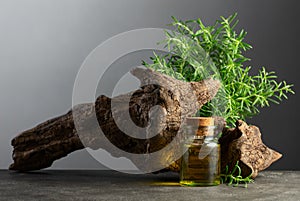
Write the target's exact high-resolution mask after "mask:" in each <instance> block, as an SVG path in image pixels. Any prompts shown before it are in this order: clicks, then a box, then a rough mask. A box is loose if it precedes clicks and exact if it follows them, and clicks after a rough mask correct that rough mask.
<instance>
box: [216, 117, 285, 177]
mask: <svg viewBox="0 0 300 201" xmlns="http://www.w3.org/2000/svg"><path fill="white" fill-rule="evenodd" d="M219 141H220V144H221V156H222V160H221V167H222V170H224V169H225V167H226V165H228V168H229V171H231V170H232V169H233V167H234V165H235V164H236V161H239V166H240V167H241V169H242V175H243V176H244V177H246V176H249V175H250V174H251V177H252V178H255V177H256V176H257V175H258V172H259V171H262V170H264V169H266V168H267V167H269V166H270V165H271V164H272V163H273V162H275V161H277V160H278V159H280V158H281V156H282V155H281V154H280V153H278V152H276V151H274V150H272V149H270V148H268V147H267V146H266V145H265V144H264V143H263V142H262V139H261V133H260V130H259V128H258V127H256V126H253V125H250V126H249V125H247V124H246V123H245V122H244V121H241V120H239V121H237V123H236V128H231V129H224V130H223V135H222V137H221V138H220V140H219Z"/></svg>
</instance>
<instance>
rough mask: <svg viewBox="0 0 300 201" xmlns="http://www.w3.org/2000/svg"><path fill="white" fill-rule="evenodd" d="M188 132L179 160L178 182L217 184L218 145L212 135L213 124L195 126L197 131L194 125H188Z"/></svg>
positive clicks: (192, 184)
mask: <svg viewBox="0 0 300 201" xmlns="http://www.w3.org/2000/svg"><path fill="white" fill-rule="evenodd" d="M191 128H192V129H191ZM188 132H189V133H188V134H187V135H188V139H187V140H186V143H185V144H184V146H185V147H184V148H185V149H186V152H185V153H184V155H183V156H182V161H181V169H180V184H181V185H182V186H215V185H219V184H220V145H219V144H218V143H217V140H216V138H214V136H213V126H197V131H195V127H190V129H189V131H188ZM195 133H196V134H195ZM190 134H192V135H190Z"/></svg>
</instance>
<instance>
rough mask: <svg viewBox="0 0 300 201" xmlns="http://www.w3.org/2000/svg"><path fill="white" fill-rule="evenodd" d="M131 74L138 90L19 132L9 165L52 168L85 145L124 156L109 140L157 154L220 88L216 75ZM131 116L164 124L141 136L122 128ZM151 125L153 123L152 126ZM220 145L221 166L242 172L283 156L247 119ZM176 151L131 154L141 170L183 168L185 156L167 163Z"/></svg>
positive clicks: (219, 120) (79, 107)
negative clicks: (184, 78) (150, 157)
mask: <svg viewBox="0 0 300 201" xmlns="http://www.w3.org/2000/svg"><path fill="white" fill-rule="evenodd" d="M131 73H132V74H133V75H134V76H136V77H137V78H139V79H140V81H141V87H140V89H138V90H137V91H135V92H131V93H128V94H125V95H120V96H117V97H114V98H112V99H111V98H109V97H106V96H100V97H98V98H97V100H96V102H95V103H94V104H93V103H87V104H80V105H77V106H76V107H74V108H73V109H72V110H70V111H69V112H68V113H66V114H64V115H62V116H59V117H56V118H54V119H51V120H48V121H46V122H44V123H42V124H40V125H38V126H36V127H34V128H32V129H30V130H27V131H24V132H23V133H21V134H19V135H18V136H17V137H16V138H14V139H13V140H12V146H13V147H14V150H13V160H14V163H13V164H12V165H11V166H10V169H11V170H18V171H31V170H39V169H43V168H47V167H50V166H51V165H52V163H53V162H54V161H55V160H57V159H60V158H62V157H65V156H66V155H68V154H69V153H71V152H73V151H76V150H79V149H83V148H85V147H89V148H92V149H94V150H97V149H100V148H102V149H105V150H107V151H108V152H110V153H111V155H112V156H114V157H122V156H123V154H122V153H121V152H119V151H118V150H112V149H111V148H110V147H109V146H107V143H103V141H104V140H105V139H108V140H109V141H110V143H112V144H114V145H115V146H116V147H118V148H119V149H120V150H124V151H126V152H128V153H132V154H137V155H139V154H146V153H154V152H156V151H159V150H161V149H162V148H164V147H165V146H166V145H168V144H169V143H170V142H172V140H174V137H175V136H176V135H177V134H178V131H179V128H180V126H181V123H182V122H183V120H184V119H185V118H186V117H187V116H191V115H194V114H195V113H196V111H197V110H198V109H199V108H201V106H202V105H203V104H205V103H206V102H207V101H209V100H211V99H212V98H213V97H214V96H215V94H216V93H217V91H218V89H219V86H220V83H219V81H216V80H212V79H208V80H204V81H201V82H191V83H187V82H181V81H179V80H175V79H173V78H171V77H168V76H165V75H162V74H160V73H157V72H154V71H152V70H149V69H147V70H146V69H141V68H136V69H133V70H132V72H131ZM112 102H113V103H114V104H113V105H112ZM157 105H158V106H161V108H163V109H162V110H160V111H156V112H153V111H155V110H156V109H154V110H153V108H155V107H154V106H157ZM128 111H129V115H128ZM93 113H95V114H96V121H97V122H96V123H99V125H100V127H101V130H102V132H103V134H104V135H103V136H100V137H99V129H97V127H95V121H94V120H93V115H92V114H93ZM74 114H77V115H76V116H77V117H79V119H77V120H76V122H80V123H79V125H77V126H75V123H74V118H73V116H74ZM153 114H154V115H153ZM157 114H159V115H157ZM131 120H132V121H133V122H134V123H135V124H136V126H139V127H141V128H146V127H149V128H151V129H153V128H154V131H153V130H152V133H153V132H154V133H155V129H157V127H160V128H159V129H158V134H157V135H155V136H152V137H149V136H148V134H149V133H148V132H145V133H140V135H142V136H140V137H141V138H145V139H141V138H135V137H132V136H129V135H127V134H126V133H128V132H123V130H121V129H120V128H119V127H120V126H121V127H125V128H126V125H128V124H130V121H131ZM116 122H118V124H117V123H116ZM215 122H216V123H217V127H218V129H219V130H220V129H222V128H223V126H224V125H225V122H224V120H223V119H222V118H217V119H216V121H215ZM120 124H121V125H120ZM149 124H150V125H151V124H153V125H154V126H153V127H151V126H149ZM151 129H148V131H149V130H150V131H151ZM78 130H80V133H81V135H80V136H79V135H78ZM146 130H147V129H146ZM132 132H133V133H134V132H136V133H134V134H135V136H138V135H139V133H138V132H139V131H132ZM150 133H151V132H150ZM83 142H84V143H83ZM179 143H180V142H177V143H175V146H177V147H179V146H180V145H179ZM220 143H221V156H222V160H221V167H222V170H224V168H225V166H226V165H229V170H231V169H232V168H233V166H234V165H235V163H236V161H240V163H239V165H240V166H241V168H242V173H243V176H248V175H249V174H252V178H254V177H256V176H257V173H258V171H261V170H263V169H265V168H267V167H268V166H269V165H271V164H272V163H273V162H274V161H276V160H278V159H279V158H280V157H281V154H279V153H277V152H275V151H273V150H271V149H269V148H268V147H266V146H265V145H264V144H263V143H262V141H261V134H260V131H259V129H258V128H257V127H255V126H248V125H247V124H246V123H245V122H242V121H238V122H237V125H236V128H234V129H227V128H225V129H224V130H223V135H222V138H221V139H220ZM175 149H176V148H175ZM172 151H174V149H170V151H169V152H166V153H165V154H162V155H160V156H158V157H156V158H154V159H153V160H152V161H151V160H150V161H147V159H145V162H144V163H141V161H140V160H137V159H136V158H134V157H133V158H130V157H128V158H129V159H130V160H131V161H132V162H133V163H134V164H135V165H136V166H137V167H138V168H139V169H141V170H147V167H149V166H150V169H151V164H153V163H159V164H161V165H162V166H164V165H165V164H170V165H168V168H165V169H164V170H167V171H177V172H178V171H179V170H180V159H178V160H176V161H168V159H169V158H174V157H172V156H173V155H174V153H172Z"/></svg>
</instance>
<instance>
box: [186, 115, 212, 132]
mask: <svg viewBox="0 0 300 201" xmlns="http://www.w3.org/2000/svg"><path fill="white" fill-rule="evenodd" d="M186 123H187V125H189V126H191V127H192V128H193V130H194V132H195V135H196V136H213V135H214V129H215V126H214V118H212V117H187V118H186Z"/></svg>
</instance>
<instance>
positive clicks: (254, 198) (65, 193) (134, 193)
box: [0, 170, 300, 201]
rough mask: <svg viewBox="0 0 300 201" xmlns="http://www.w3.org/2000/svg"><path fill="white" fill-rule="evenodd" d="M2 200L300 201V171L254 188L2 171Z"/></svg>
mask: <svg viewBox="0 0 300 201" xmlns="http://www.w3.org/2000/svg"><path fill="white" fill-rule="evenodd" d="M0 200H1V201H2V200H11V201H18V200H28V201H35V200H43V201H47V200H63V201H64V200H82V201H89V200H107V201H112V200H137V201H147V200H158V201H164V200H172V201H174V200H184V201H188V200H193V201H196V200H218V201H226V200H251V201H259V200H270V201H277V200H280V201H281V200H283V201H296V200H299V201H300V171H265V172H262V173H260V175H259V177H257V178H256V180H255V183H253V184H249V185H248V188H243V187H232V186H227V185H224V184H222V185H220V186H215V187H180V186H179V185H178V174H175V173H161V174H146V175H132V174H124V173H119V172H115V171H83V170H80V171H67V170H45V171H38V172H33V173H15V172H10V171H6V170H2V171H0Z"/></svg>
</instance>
